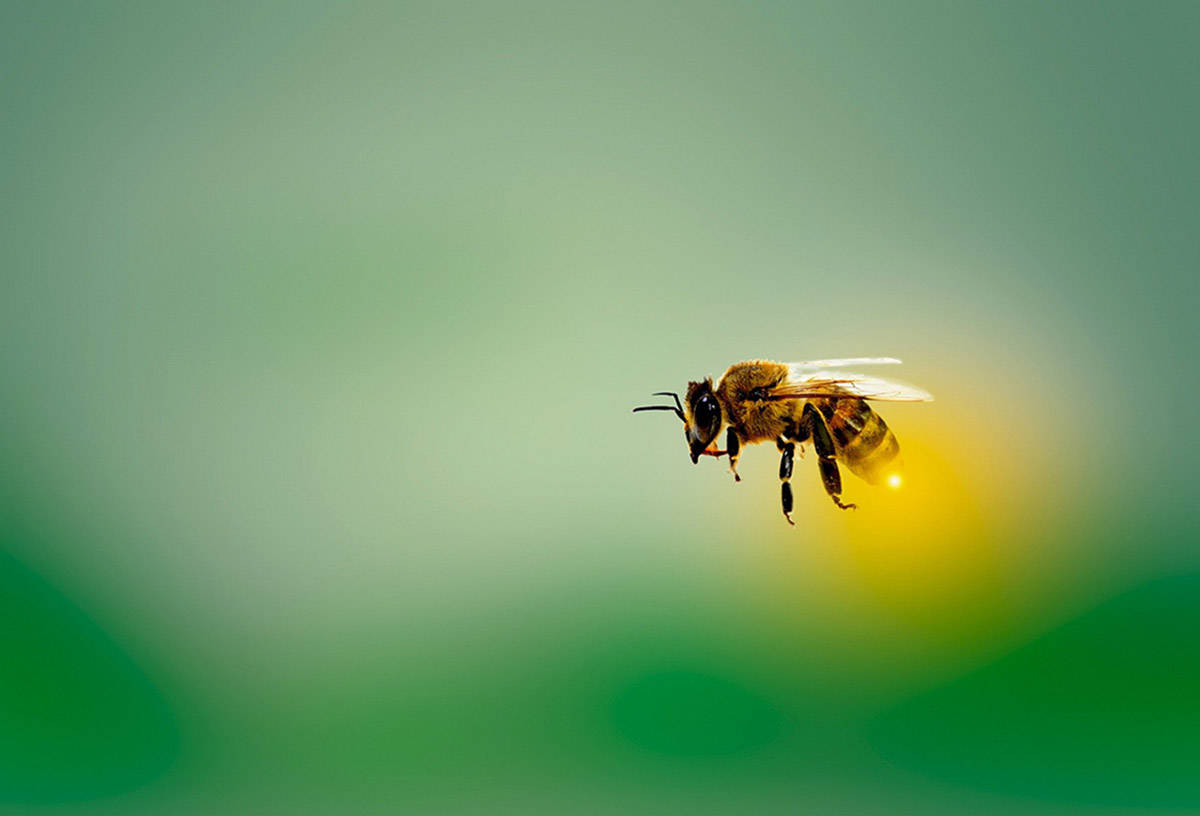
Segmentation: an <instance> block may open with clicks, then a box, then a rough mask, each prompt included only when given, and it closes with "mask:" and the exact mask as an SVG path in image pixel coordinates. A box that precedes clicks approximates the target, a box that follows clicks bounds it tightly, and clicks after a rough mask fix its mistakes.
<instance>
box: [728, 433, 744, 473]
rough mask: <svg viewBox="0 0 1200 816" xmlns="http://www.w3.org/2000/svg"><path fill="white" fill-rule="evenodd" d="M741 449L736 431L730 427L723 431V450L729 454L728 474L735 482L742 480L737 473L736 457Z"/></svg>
mask: <svg viewBox="0 0 1200 816" xmlns="http://www.w3.org/2000/svg"><path fill="white" fill-rule="evenodd" d="M741 447H742V443H741V441H740V440H739V439H738V435H737V431H735V430H734V429H733V426H732V425H730V426H729V428H728V429H727V430H726V431H725V450H726V452H727V453H728V454H729V472H730V473H732V474H733V480H734V481H735V482H740V481H741V480H742V477H741V476H739V475H738V472H737V463H738V456H739V454H740V452H741Z"/></svg>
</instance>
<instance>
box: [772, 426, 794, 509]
mask: <svg viewBox="0 0 1200 816" xmlns="http://www.w3.org/2000/svg"><path fill="white" fill-rule="evenodd" d="M775 447H777V448H779V452H780V453H781V454H783V456H781V457H780V459H779V481H780V482H781V483H782V484H781V485H780V487H779V490H780V496H779V498H780V501H782V502H783V517H784V518H785V519H787V523H788V524H791V525H792V526H793V527H794V526H795V525H796V522H794V521H792V485H791V481H790V480H791V478H792V461H793V459H792V457H793V455H794V454H795V452H796V446H795V445H794V444H792V443H791V442H788V441H786V440H785V439H784V438H783V437H782V436H781V437H779V438H777V439H776V440H775Z"/></svg>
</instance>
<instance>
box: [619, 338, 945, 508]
mask: <svg viewBox="0 0 1200 816" xmlns="http://www.w3.org/2000/svg"><path fill="white" fill-rule="evenodd" d="M899 362H900V361H899V360H897V359H895V358H894V357H853V358H848V359H844V360H812V361H809V362H803V363H776V362H772V361H770V360H750V361H748V362H744V363H735V364H734V365H732V366H730V367H729V370H728V371H726V372H725V374H724V376H722V377H721V380H720V382H718V383H717V386H716V388H713V381H712V378H711V377H708V378H706V379H704V380H702V381H701V382H690V383H688V389H687V394H686V396H685V397H684V401H683V402H682V403H681V402H680V400H679V395H678V394H676V393H674V392H673V391H658V392H656V393H655V394H654V396H662V397H673V398H674V400H675V405H673V406H671V405H642V406H640V407H638V408H634V409H633V410H634V412H635V413H636V412H638V411H673V412H674V413H675V415H676V416H678V417H679V418H680V419H681V420H682V421H683V432H684V436H685V437H686V439H687V443H688V451H689V455H690V456H691V459H692V464H696V463H698V462H699V461H700V457H701V456H713V457H721V456H728V457H729V469H730V471H731V472H732V473H733V478H734V480H735V481H739V482H740V481H741V480H742V477H741V476H739V475H738V472H737V463H738V456H739V454H740V452H741V449H742V446H743V445H748V444H755V443H758V442H766V441H768V440H774V442H775V446H776V448H777V449H778V450H779V452H780V454H781V458H780V460H779V480H780V482H782V487H781V496H780V501H781V502H782V504H783V515H784V518H786V519H787V521H788V524H793V525H794V524H795V522H794V521H792V487H791V484H790V479H791V477H792V463H793V459H794V456H795V453H796V450H797V447H798V446H799V451H800V455H801V456H803V455H804V446H803V443H805V442H808V441H809V440H811V441H812V445H813V448H814V449H815V450H816V453H817V468H818V470H819V471H820V474H821V482H822V484H824V486H825V492H826V493H828V494H829V497H830V498H831V499H833V503H834V504H836V505H837V506H838V507H840V508H842V509H843V510H851V509H853V508H855V507H856V505H854V504H846V503H844V502H843V501H842V476H841V472H840V471H839V469H838V463H839V462H841V463H842V464H843V465H845V466H846V468H847V469H849V471H850V472H851V473H853V474H854V475H856V476H859V477H860V478H862V479H864V480H866V481H867V482H868V483H869V484H873V485H874V484H880V483H883V482H885V481H886V482H887V483H889V484H890V485H891V486H892V487H898V486H899V483H900V482H899V480H900V476H899V473H898V467H899V457H900V443H899V442H897V441H896V435H895V434H893V433H892V431H891V429H890V428H888V426H887V423H885V422H884V421H883V417H881V416H879V414H877V413H875V411H874V410H872V408H871V407H870V406H869V405H867V400H879V401H894V402H927V401H929V400H932V399H933V397H932V396H930V394H929V393H928V392H926V391H923V390H921V389H920V388H915V387H913V386H911V385H904V384H902V383H897V382H891V381H889V380H884V379H880V378H878V377H869V376H865V375H862V374H850V373H847V372H844V371H838V370H835V369H841V368H843V367H845V366H857V365H892V364H898V363H899ZM722 428H724V429H725V450H718V449H717V448H715V447H714V446H713V445H714V442H715V440H716V439H717V435H718V434H719V433H720V432H721V430H722Z"/></svg>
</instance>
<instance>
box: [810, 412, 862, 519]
mask: <svg viewBox="0 0 1200 816" xmlns="http://www.w3.org/2000/svg"><path fill="white" fill-rule="evenodd" d="M801 420H802V422H803V423H804V424H806V425H807V426H808V430H809V432H810V433H811V434H812V442H813V448H814V449H815V450H816V451H817V468H818V469H819V470H820V471H821V481H822V482H823V483H824V485H825V492H826V493H828V494H829V498H831V499H833V503H834V504H836V505H837V506H838V507H840V508H842V509H843V510H852V509H854V508H855V505H853V504H842V498H841V494H842V474H841V472H840V471H839V470H838V465H837V454H836V453H835V451H834V448H833V439H832V437H830V436H829V428H828V427H827V426H826V425H825V418H824V417H823V416H821V413H820V412H819V411H818V410H817V409H816V408H814V407H813V406H812V403H811V402H810V403H808V404H806V405H805V406H804V413H803V414H802V415H801Z"/></svg>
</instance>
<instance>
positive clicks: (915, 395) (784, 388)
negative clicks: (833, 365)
mask: <svg viewBox="0 0 1200 816" xmlns="http://www.w3.org/2000/svg"><path fill="white" fill-rule="evenodd" d="M806 365H807V364H806V363H793V364H790V365H789V366H788V376H787V378H786V379H785V380H784V381H783V382H781V383H779V385H777V386H775V387H774V388H772V389H771V395H770V398H771V399H775V400H783V399H811V398H819V397H856V398H858V399H869V400H885V401H888V402H929V401H931V400H932V399H933V396H932V395H931V394H930V393H929V392H928V391H926V390H924V389H922V388H917V387H916V386H914V385H908V384H906V383H899V382H893V381H892V380H885V379H883V378H882V377H868V376H866V375H865V374H850V373H848V372H845V371H810V370H809V369H807V368H805V367H804V366H806Z"/></svg>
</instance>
